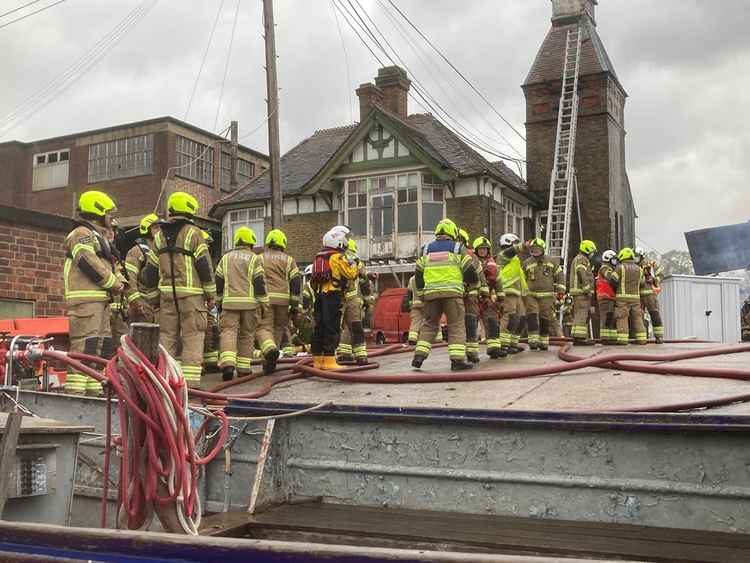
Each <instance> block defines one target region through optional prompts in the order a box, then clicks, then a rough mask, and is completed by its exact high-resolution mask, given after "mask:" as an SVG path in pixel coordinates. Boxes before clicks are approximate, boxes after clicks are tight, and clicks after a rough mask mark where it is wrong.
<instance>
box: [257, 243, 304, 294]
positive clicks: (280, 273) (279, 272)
mask: <svg viewBox="0 0 750 563" xmlns="http://www.w3.org/2000/svg"><path fill="white" fill-rule="evenodd" d="M263 268H264V270H265V275H266V288H267V290H268V300H269V303H271V305H289V302H290V301H295V302H299V300H300V296H299V295H292V294H291V293H290V289H289V287H290V282H291V281H292V279H294V278H296V277H300V276H301V274H300V271H299V268H297V263H296V262H295V261H294V258H292V257H291V256H289V255H288V254H287V253H286V252H284V251H283V250H278V249H276V248H266V249H265V250H264V251H263ZM300 288H301V284H300Z"/></svg>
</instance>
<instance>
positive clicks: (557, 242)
mask: <svg viewBox="0 0 750 563" xmlns="http://www.w3.org/2000/svg"><path fill="white" fill-rule="evenodd" d="M581 35H582V33H581V28H580V26H578V25H576V26H575V27H574V28H572V29H570V30H568V35H567V38H566V45H565V65H564V67H563V82H562V94H561V95H560V110H559V113H558V117H557V136H556V141H555V158H554V164H553V166H552V174H551V175H550V190H549V208H548V210H547V229H546V239H547V240H546V242H547V253H548V254H549V255H551V256H559V257H560V259H561V262H562V264H563V268H566V265H567V254H568V243H569V240H570V226H571V225H570V222H571V212H572V205H573V194H574V192H576V191H577V186H576V177H575V169H574V167H573V161H574V158H575V148H576V125H577V121H578V71H579V62H580V56H581ZM576 199H578V198H577V194H576ZM578 218H579V223H580V212H579V213H578ZM566 269H567V268H566Z"/></svg>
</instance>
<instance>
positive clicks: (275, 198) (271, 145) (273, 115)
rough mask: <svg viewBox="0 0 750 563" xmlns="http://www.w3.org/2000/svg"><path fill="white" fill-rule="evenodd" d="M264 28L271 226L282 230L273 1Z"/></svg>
mask: <svg viewBox="0 0 750 563" xmlns="http://www.w3.org/2000/svg"><path fill="white" fill-rule="evenodd" d="M263 27H264V29H265V40H266V91H267V95H268V100H267V101H268V152H269V156H270V157H271V225H272V226H273V228H274V229H276V228H281V227H282V225H283V222H284V217H283V208H284V203H283V199H282V195H281V156H280V154H279V87H278V84H277V81H276V36H275V30H274V23H273V0H263Z"/></svg>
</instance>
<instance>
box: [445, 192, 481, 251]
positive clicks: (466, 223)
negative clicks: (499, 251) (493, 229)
mask: <svg viewBox="0 0 750 563" xmlns="http://www.w3.org/2000/svg"><path fill="white" fill-rule="evenodd" d="M489 205H490V203H489V198H488V197H486V196H470V197H459V198H453V199H447V200H446V206H445V209H446V213H447V215H448V217H449V218H450V219H452V220H453V222H454V223H456V225H458V226H459V228H461V229H464V230H465V231H467V232H468V233H469V237H471V239H472V240H474V239H475V238H476V237H478V236H479V235H480V234H484V233H488V232H489V225H488V222H489V221H488V220H489V210H490V208H489Z"/></svg>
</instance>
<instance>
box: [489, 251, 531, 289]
mask: <svg viewBox="0 0 750 563" xmlns="http://www.w3.org/2000/svg"><path fill="white" fill-rule="evenodd" d="M524 251H525V245H524V244H523V243H521V242H519V243H517V244H514V245H513V246H511V247H509V248H505V249H502V250H500V252H498V254H497V256H496V257H495V260H496V261H497V270H498V271H497V277H496V282H495V283H496V284H498V285H499V286H501V287H502V288H503V293H504V294H505V295H518V296H521V295H524V294H525V292H526V291H527V289H528V285H527V284H526V276H525V274H524V272H523V268H522V267H521V257H520V256H519V255H520V254H521V253H523V252H524Z"/></svg>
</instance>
